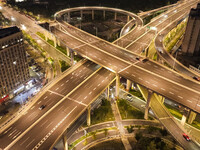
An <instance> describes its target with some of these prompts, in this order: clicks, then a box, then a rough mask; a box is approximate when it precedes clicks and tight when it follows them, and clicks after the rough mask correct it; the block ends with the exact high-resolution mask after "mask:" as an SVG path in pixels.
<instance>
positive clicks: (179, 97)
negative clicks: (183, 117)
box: [120, 66, 200, 112]
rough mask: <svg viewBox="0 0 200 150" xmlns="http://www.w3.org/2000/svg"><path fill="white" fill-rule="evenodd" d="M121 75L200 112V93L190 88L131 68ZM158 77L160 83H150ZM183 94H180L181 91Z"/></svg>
mask: <svg viewBox="0 0 200 150" xmlns="http://www.w3.org/2000/svg"><path fill="white" fill-rule="evenodd" d="M120 75H122V76H123V77H125V78H126V79H129V80H131V81H133V82H135V83H138V84H139V85H142V86H145V87H146V88H148V89H151V90H153V91H156V93H158V94H160V95H162V96H164V97H166V98H169V99H171V100H174V101H176V102H178V103H181V104H183V105H184V106H186V107H189V108H191V109H193V110H194V111H197V112H200V102H199V97H200V94H198V91H194V90H192V89H190V88H188V87H185V86H182V85H180V84H178V83H176V82H173V81H171V80H169V79H167V78H164V77H162V76H159V75H156V74H153V73H151V72H150V71H149V72H147V71H146V70H143V69H140V68H137V67H135V66H131V67H129V68H127V69H125V70H123V71H122V72H120ZM155 76H157V78H158V81H159V82H155V81H150V80H149V79H153V78H154V77H155ZM173 86H174V87H175V88H176V89H177V90H174V91H172V90H171V87H173ZM178 89H179V90H180V91H181V92H179V90H178Z"/></svg>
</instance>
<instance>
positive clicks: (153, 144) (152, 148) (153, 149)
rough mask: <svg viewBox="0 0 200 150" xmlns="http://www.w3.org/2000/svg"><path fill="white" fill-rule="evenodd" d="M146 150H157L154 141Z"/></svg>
mask: <svg viewBox="0 0 200 150" xmlns="http://www.w3.org/2000/svg"><path fill="white" fill-rule="evenodd" d="M147 150H157V148H156V144H155V142H154V141H151V142H150V144H149V146H147Z"/></svg>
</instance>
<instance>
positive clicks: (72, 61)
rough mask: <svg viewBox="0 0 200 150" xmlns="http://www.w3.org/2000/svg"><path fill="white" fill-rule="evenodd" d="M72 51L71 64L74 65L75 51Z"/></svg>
mask: <svg viewBox="0 0 200 150" xmlns="http://www.w3.org/2000/svg"><path fill="white" fill-rule="evenodd" d="M70 53H71V65H72V66H73V65H74V52H73V50H70Z"/></svg>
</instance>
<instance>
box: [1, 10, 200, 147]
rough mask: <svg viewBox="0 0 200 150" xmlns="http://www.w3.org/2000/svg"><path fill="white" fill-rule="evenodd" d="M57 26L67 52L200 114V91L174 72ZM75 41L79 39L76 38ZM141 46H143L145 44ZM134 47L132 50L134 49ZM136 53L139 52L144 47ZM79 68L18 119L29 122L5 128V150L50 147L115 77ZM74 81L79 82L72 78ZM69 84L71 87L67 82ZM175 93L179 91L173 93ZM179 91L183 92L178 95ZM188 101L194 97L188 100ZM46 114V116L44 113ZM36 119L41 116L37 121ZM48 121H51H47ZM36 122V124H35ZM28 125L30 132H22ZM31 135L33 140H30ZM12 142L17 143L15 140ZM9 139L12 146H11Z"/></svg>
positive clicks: (77, 32)
mask: <svg viewBox="0 0 200 150" xmlns="http://www.w3.org/2000/svg"><path fill="white" fill-rule="evenodd" d="M187 7H190V6H187ZM183 11H184V10H183ZM180 13H181V12H180ZM62 28H64V29H65V32H66V31H67V34H63V33H61V32H59V30H57V31H56V33H57V34H59V37H60V38H62V39H65V38H66V37H67V38H66V39H67V41H65V40H64V41H65V42H66V45H67V44H71V45H68V46H69V47H70V48H72V49H74V50H75V51H77V52H78V53H80V54H82V55H84V56H86V58H89V59H91V60H92V61H94V62H96V63H98V64H100V65H102V66H104V67H105V68H108V69H109V70H111V71H113V72H118V73H119V74H120V75H121V76H123V77H125V78H127V79H130V80H132V81H134V82H136V83H138V84H140V85H143V86H145V87H147V88H150V89H152V90H154V91H156V92H157V93H159V94H161V95H164V96H165V97H168V98H170V99H173V100H176V101H178V102H180V103H182V102H183V104H185V105H186V106H189V107H190V108H193V109H194V110H196V111H198V112H199V111H200V109H199V108H197V106H198V105H199V103H197V102H198V100H199V87H200V85H199V84H198V83H195V82H193V81H191V80H188V79H185V78H183V77H182V76H180V75H179V74H177V73H175V72H174V71H171V70H169V69H167V68H166V67H162V66H161V65H159V64H157V63H155V62H152V61H147V62H145V63H143V62H142V61H138V60H136V57H137V56H138V55H136V54H134V53H133V52H131V53H130V52H128V51H127V50H125V49H122V48H120V47H117V46H115V45H113V44H110V43H108V42H105V41H102V40H100V39H98V38H96V37H93V36H90V35H88V34H87V33H85V32H82V31H81V32H80V31H79V30H76V29H75V28H73V27H70V28H69V27H65V26H63V27H62ZM72 35H73V36H72ZM62 36H63V37H62ZM152 36H155V31H154V32H152V31H150V32H148V36H147V37H146V38H147V39H151V37H152ZM124 37H125V36H124ZM135 37H137V36H135ZM78 38H81V40H80V39H78ZM85 39H88V40H89V41H84V40H85ZM143 40H144V39H143ZM144 41H146V40H144ZM128 42H131V41H128ZM148 42H150V40H149V41H147V43H148ZM72 43H73V44H72ZM137 43H138V42H137ZM145 45H146V46H147V45H148V44H145ZM123 46H124V43H123ZM139 48H140V47H139ZM134 49H137V48H136V47H135V46H134ZM140 49H143V47H142V48H140ZM94 54H95V55H94ZM83 64H87V65H82V66H80V67H79V68H78V69H77V70H75V71H74V72H72V73H71V74H69V75H66V76H65V77H64V78H63V79H61V80H60V81H59V82H56V83H55V85H54V86H52V87H50V88H49V90H48V91H47V92H45V93H44V94H43V95H42V96H41V97H40V99H39V100H38V101H37V103H36V104H35V105H34V106H33V107H32V109H30V110H29V111H28V112H27V113H26V114H24V116H22V118H23V117H26V118H28V117H29V116H32V117H33V118H32V117H31V119H30V120H27V122H25V121H24V120H23V123H22V121H21V122H20V124H19V122H18V121H16V122H15V123H14V124H13V126H10V128H8V129H7V130H6V131H7V132H6V131H5V132H4V133H3V134H1V140H5V143H4V142H3V143H1V145H0V147H1V148H5V147H7V146H8V145H9V143H11V144H10V145H9V147H7V148H10V149H20V148H24V149H31V148H35V149H38V148H39V149H44V148H45V149H48V148H50V147H51V145H49V143H54V142H55V141H56V140H57V139H58V138H59V137H60V136H61V135H62V133H63V132H64V131H65V129H66V128H67V127H69V126H70V124H71V123H72V122H74V121H75V119H76V118H77V117H78V116H80V114H81V113H82V112H83V111H84V110H85V109H86V108H87V105H88V104H90V103H91V102H92V100H94V99H95V98H96V97H97V96H98V95H99V93H101V92H102V91H104V90H105V88H106V87H107V85H108V84H109V83H110V82H111V81H112V80H113V79H114V78H115V74H114V73H111V72H110V71H108V70H106V69H104V68H100V66H99V65H96V64H94V63H92V62H85V63H83ZM88 65H89V66H88ZM83 68H85V69H83ZM81 70H82V71H81ZM84 70H85V71H84ZM95 71H96V72H95ZM152 71H153V72H152ZM166 72H168V74H166ZM163 73H164V74H163ZM141 75H142V76H141ZM150 76H152V77H150ZM77 78H80V79H79V80H77ZM85 79H86V80H85ZM149 79H151V80H149ZM70 82H71V83H73V84H69V83H70ZM148 82H149V83H148ZM80 83H81V84H80ZM161 83H162V85H161ZM163 83H166V84H163ZM181 84H182V85H181ZM69 85H70V86H69ZM78 85H79V86H78ZM188 85H189V86H188ZM191 85H192V86H191ZM77 86H78V87H77ZM161 86H162V87H161ZM158 87H159V89H158ZM169 87H173V88H170V89H173V90H172V91H169V90H167V89H169ZM188 87H189V88H188ZM163 89H164V90H163ZM177 89H179V91H178V92H177ZM73 90H74V91H73ZM183 90H185V91H188V92H187V93H185V91H184V92H180V91H183ZM71 91H73V92H71ZM170 92H171V93H170ZM175 92H177V93H175ZM50 94H51V96H50ZM190 94H191V95H192V96H191V95H190ZM80 95H81V96H80ZM166 95H167V96H166ZM188 97H189V98H190V97H193V98H192V99H189V98H188ZM54 98H55V99H56V101H51V99H53V100H55V99H54ZM185 99H187V100H190V101H194V103H193V104H191V102H189V101H188V102H187V101H184V100H185ZM40 101H41V102H40ZM48 101H51V102H50V103H51V104H49V103H48ZM38 103H39V104H38ZM47 103H48V104H47ZM41 104H46V105H47V106H46V108H45V109H44V110H43V111H40V110H39V109H38V108H39V106H40V105H41ZM55 104H56V105H55ZM188 104H189V105H188ZM53 105H55V106H54V107H53V108H51V107H52V106H53ZM49 110H50V111H49ZM47 111H48V113H47V114H45V112H47ZM43 114H45V116H42V115H43ZM58 114H59V115H58ZM39 116H42V117H41V118H40V119H39V120H38V117H39ZM22 118H20V119H22ZM49 118H55V119H54V120H50V119H49ZM36 120H38V121H37V122H35V121H36ZM33 122H35V124H32V123H33ZM31 124H32V126H31V128H30V130H26V129H27V128H28V127H29V126H30V125H31ZM39 126H40V128H41V127H43V126H45V127H44V129H43V130H42V131H40V130H38V127H39ZM25 130H26V131H25ZM55 130H56V132H55ZM24 131H25V132H24ZM180 132H181V131H180ZM180 132H178V133H180ZM11 133H12V134H11ZM50 135H51V136H50ZM36 136H37V139H36V138H34V137H36ZM179 137H180V136H179ZM16 139H17V140H16ZM14 140H16V142H15V141H14ZM181 140H183V139H181ZM12 141H14V142H13V143H12ZM6 142H7V143H6ZM24 145H26V146H25V147H26V148H25V147H24ZM7 148H6V149H7Z"/></svg>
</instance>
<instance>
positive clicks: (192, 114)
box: [188, 111, 197, 124]
mask: <svg viewBox="0 0 200 150" xmlns="http://www.w3.org/2000/svg"><path fill="white" fill-rule="evenodd" d="M196 115H197V114H196V113H195V112H193V111H190V114H189V118H188V123H189V124H192V122H193V121H194V119H195V118H196Z"/></svg>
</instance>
